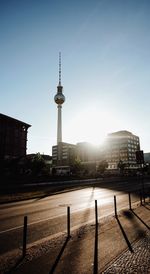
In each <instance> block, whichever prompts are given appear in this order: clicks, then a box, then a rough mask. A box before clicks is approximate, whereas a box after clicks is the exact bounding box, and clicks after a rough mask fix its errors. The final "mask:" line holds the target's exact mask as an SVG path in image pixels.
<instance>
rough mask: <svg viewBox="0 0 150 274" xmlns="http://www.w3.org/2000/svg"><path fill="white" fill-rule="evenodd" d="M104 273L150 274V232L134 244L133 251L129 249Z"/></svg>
mask: <svg viewBox="0 0 150 274" xmlns="http://www.w3.org/2000/svg"><path fill="white" fill-rule="evenodd" d="M102 273H103V274H118V273H119V274H125V273H126V274H127V273H128V274H131V273H132V274H133V273H134V274H135V273H137V274H149V273H150V233H147V234H146V237H145V238H144V239H141V240H139V241H138V242H136V243H135V244H134V245H133V253H131V252H130V251H129V250H127V251H126V252H124V253H123V254H122V255H121V256H119V257H118V258H117V259H116V260H115V261H114V262H113V263H112V264H111V265H110V266H109V267H108V268H107V269H106V270H105V271H103V272H102Z"/></svg>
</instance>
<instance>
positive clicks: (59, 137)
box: [57, 105, 62, 145]
mask: <svg viewBox="0 0 150 274" xmlns="http://www.w3.org/2000/svg"><path fill="white" fill-rule="evenodd" d="M57 108H58V120H57V145H58V144H59V143H60V142H62V120H61V108H62V106H61V105H58V106H57Z"/></svg>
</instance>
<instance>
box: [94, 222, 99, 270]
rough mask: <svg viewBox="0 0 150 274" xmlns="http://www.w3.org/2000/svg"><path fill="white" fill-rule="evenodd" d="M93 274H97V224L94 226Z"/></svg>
mask: <svg viewBox="0 0 150 274" xmlns="http://www.w3.org/2000/svg"><path fill="white" fill-rule="evenodd" d="M94 274H98V224H96V225H95V247H94Z"/></svg>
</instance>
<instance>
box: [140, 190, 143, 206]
mask: <svg viewBox="0 0 150 274" xmlns="http://www.w3.org/2000/svg"><path fill="white" fill-rule="evenodd" d="M140 202H141V206H142V205H143V201H142V192H141V190H140Z"/></svg>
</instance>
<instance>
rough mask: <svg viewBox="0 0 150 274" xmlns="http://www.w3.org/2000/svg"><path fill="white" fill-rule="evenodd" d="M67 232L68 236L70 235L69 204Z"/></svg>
mask: <svg viewBox="0 0 150 274" xmlns="http://www.w3.org/2000/svg"><path fill="white" fill-rule="evenodd" d="M67 233H68V238H70V237H71V235H70V206H68V207H67Z"/></svg>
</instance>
